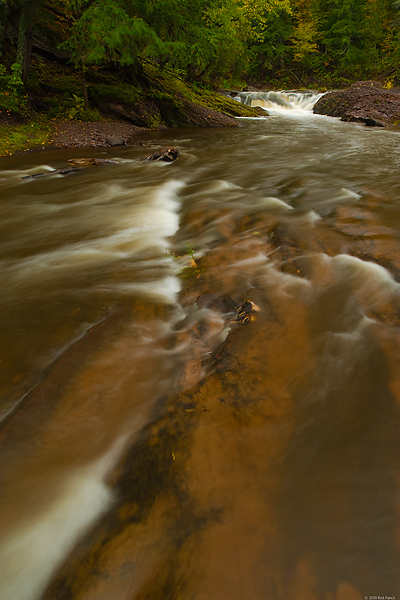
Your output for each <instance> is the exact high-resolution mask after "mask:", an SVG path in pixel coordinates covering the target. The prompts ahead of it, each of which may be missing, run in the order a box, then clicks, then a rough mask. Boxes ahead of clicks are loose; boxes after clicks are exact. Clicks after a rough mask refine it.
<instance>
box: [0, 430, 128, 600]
mask: <svg viewBox="0 0 400 600" xmlns="http://www.w3.org/2000/svg"><path fill="white" fill-rule="evenodd" d="M124 443H125V438H120V439H119V440H117V441H116V442H115V443H114V445H113V446H112V448H111V449H110V450H109V451H108V452H107V453H106V454H105V455H104V456H102V457H101V458H100V459H98V460H97V461H96V462H95V463H93V464H91V465H88V466H86V467H84V468H82V469H79V470H78V471H76V472H73V473H71V474H69V475H68V476H66V478H65V479H64V481H62V483H61V485H60V489H59V493H58V494H57V495H56V497H55V498H54V499H53V500H52V502H51V503H50V505H47V506H46V507H45V508H44V510H43V512H42V514H39V515H35V518H34V520H32V521H29V520H28V519H27V520H26V521H24V522H21V523H20V526H19V529H17V530H16V531H13V532H12V533H10V534H8V535H7V534H5V535H4V536H3V538H2V540H1V545H0V564H1V579H0V597H1V598H2V599H4V600H37V599H38V598H40V597H41V596H42V594H43V592H44V591H45V589H46V586H47V585H48V583H49V581H50V579H51V577H52V575H53V573H54V571H55V570H56V568H57V567H58V566H59V565H60V564H61V562H62V561H63V560H64V558H65V557H66V555H67V554H68V553H69V552H70V551H71V550H72V548H73V546H74V545H75V543H76V542H77V540H78V539H79V538H80V537H81V536H82V534H83V533H84V532H85V531H86V530H87V529H88V528H89V527H90V526H91V525H93V523H95V521H97V519H98V518H99V517H100V516H101V515H102V514H103V513H104V512H105V511H107V510H108V509H109V508H110V506H111V504H112V502H113V495H112V492H111V490H110V489H109V488H108V487H107V485H106V484H105V482H104V480H105V478H106V476H107V475H108V473H109V472H110V471H111V469H112V468H113V467H114V465H115V464H116V462H117V460H118V458H119V456H120V454H121V451H122V449H123V446H124Z"/></svg>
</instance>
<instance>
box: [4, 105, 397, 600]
mask: <svg viewBox="0 0 400 600" xmlns="http://www.w3.org/2000/svg"><path fill="white" fill-rule="evenodd" d="M308 101H310V99H309V98H308V99H307V102H308ZM245 123H246V125H245V126H244V127H241V128H238V129H235V130H226V131H225V130H221V131H218V132H216V131H214V130H213V131H209V130H206V131H191V130H187V131H179V132H175V133H174V134H172V133H171V132H167V133H159V132H157V133H154V132H153V133H150V134H148V138H147V143H148V145H149V147H150V148H153V147H154V148H156V147H158V146H159V145H165V144H166V143H168V145H172V144H173V145H176V146H177V147H178V148H179V150H180V152H181V156H180V158H179V160H178V161H176V162H175V163H173V164H171V165H159V164H151V163H140V162H138V161H137V160H136V159H137V158H139V157H140V156H142V155H143V154H144V153H148V152H147V150H146V152H144V151H143V148H142V149H140V148H132V149H123V150H119V153H120V155H119V156H116V155H115V154H114V153H115V150H113V151H112V152H113V154H111V150H110V151H107V152H106V153H102V155H103V154H106V155H107V156H110V157H112V158H117V159H118V160H119V161H120V164H118V165H112V166H111V165H110V166H104V167H90V168H87V169H85V170H84V171H82V172H80V173H78V174H74V175H71V176H68V177H64V178H63V177H54V178H46V179H39V180H31V181H30V180H23V181H20V180H19V179H20V178H21V177H23V176H24V175H26V174H32V173H35V172H39V171H44V170H50V169H56V168H60V167H62V166H63V165H64V164H65V162H66V159H67V158H69V157H70V154H66V153H65V151H60V152H44V153H42V154H31V155H27V156H24V157H15V158H12V159H8V160H7V161H5V160H4V161H3V165H2V166H3V171H2V172H1V173H0V188H1V198H2V200H1V204H0V211H1V220H0V251H1V254H0V265H1V272H2V296H1V299H0V302H1V312H0V328H1V336H0V361H1V362H0V373H1V377H0V382H1V387H0V410H1V415H2V428H1V430H0V445H1V457H2V458H1V459H0V472H1V479H2V482H1V493H0V530H1V536H0V556H1V558H0V562H1V565H2V568H1V574H0V597H1V598H4V600H40V599H41V598H42V599H45V600H60V599H61V598H71V599H72V598H73V599H82V600H102V599H104V600H106V599H109V598H118V599H119V598H121V599H125V598H129V599H134V598H135V599H138V600H139V599H142V598H143V599H144V598H151V599H154V600H155V599H158V598H160V599H161V598H163V599H165V598H171V600H172V599H174V600H176V599H177V598H182V599H188V598H193V599H198V600H200V598H218V600H225V599H226V600H228V599H229V600H232V599H233V600H236V599H237V600H239V599H240V600H243V598H246V599H249V600H258V599H260V600H261V599H263V600H346V599H347V600H359V599H360V598H364V597H365V596H370V595H381V596H385V595H386V596H394V597H395V596H396V594H397V595H398V596H400V584H399V581H398V568H397V564H398V560H399V539H400V538H399V525H398V493H399V483H398V482H399V464H398V463H399V458H398V457H399V455H400V453H399V442H398V439H399V436H398V428H399V404H398V402H399V398H400V377H399V373H400V370H399V364H398V361H399V359H398V356H399V350H400V338H399V325H400V315H399V308H398V307H399V294H400V288H399V281H400V253H399V233H400V229H399V226H398V223H399V216H400V213H399V208H398V202H397V199H398V197H399V193H400V184H399V181H398V177H397V172H396V169H397V162H398V154H399V145H398V134H397V133H393V132H391V131H382V130H379V131H375V130H369V129H367V128H365V127H363V126H359V125H356V124H344V123H341V122H339V121H337V120H335V119H329V118H327V117H320V116H313V115H312V114H310V113H309V112H308V116H307V117H304V111H303V113H302V116H299V115H297V116H296V115H295V114H294V112H293V113H292V115H291V117H290V118H287V117H284V116H282V115H278V114H275V115H273V116H271V117H269V118H267V119H262V120H258V121H254V122H252V121H246V122H245ZM76 152H77V151H73V152H72V151H71V153H73V154H76ZM80 154H82V153H80ZM83 154H85V152H84V153H83ZM86 154H88V152H86ZM246 299H249V300H251V301H252V302H254V303H255V305H256V306H257V308H258V310H257V311H254V312H253V313H252V315H251V319H250V320H248V321H247V322H244V323H240V322H237V321H236V317H237V314H236V311H237V309H238V308H239V306H240V305H241V304H242V303H243V302H244V301H245V300H246Z"/></svg>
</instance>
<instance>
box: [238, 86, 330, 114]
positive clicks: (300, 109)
mask: <svg viewBox="0 0 400 600" xmlns="http://www.w3.org/2000/svg"><path fill="white" fill-rule="evenodd" d="M323 95H324V94H323V93H318V92H314V91H306V92H303V91H271V92H239V94H238V95H237V96H236V98H235V99H236V100H238V101H239V102H241V103H242V104H246V105H247V106H260V107H261V108H264V109H265V110H267V111H268V113H271V114H293V115H307V114H311V113H312V110H313V107H314V105H315V103H316V102H318V100H319V99H320V98H321V97H322V96H323Z"/></svg>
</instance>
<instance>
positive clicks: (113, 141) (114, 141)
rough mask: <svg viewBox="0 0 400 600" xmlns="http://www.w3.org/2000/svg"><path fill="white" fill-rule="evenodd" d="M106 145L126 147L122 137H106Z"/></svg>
mask: <svg viewBox="0 0 400 600" xmlns="http://www.w3.org/2000/svg"><path fill="white" fill-rule="evenodd" d="M106 144H108V145H109V146H126V145H127V141H126V139H125V138H124V137H122V135H108V136H107V137H106Z"/></svg>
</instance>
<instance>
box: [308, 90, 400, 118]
mask: <svg viewBox="0 0 400 600" xmlns="http://www.w3.org/2000/svg"><path fill="white" fill-rule="evenodd" d="M314 113H316V114H319V115H327V116H329V117H340V118H341V120H342V121H350V122H352V121H359V122H362V123H365V125H369V126H375V127H385V126H398V125H399V122H400V94H399V92H398V91H394V90H387V89H383V88H382V87H381V84H380V83H379V82H376V81H364V82H358V83H354V84H353V85H352V86H350V87H349V88H347V89H345V90H338V91H333V92H328V93H327V94H325V95H324V96H323V97H322V98H321V99H320V100H318V102H317V103H316V105H315V106H314Z"/></svg>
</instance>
